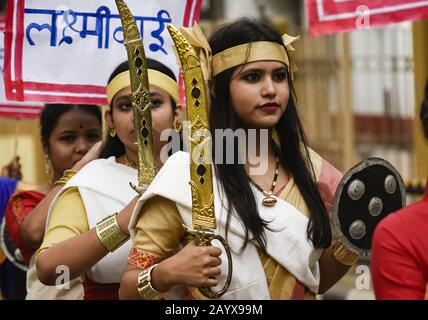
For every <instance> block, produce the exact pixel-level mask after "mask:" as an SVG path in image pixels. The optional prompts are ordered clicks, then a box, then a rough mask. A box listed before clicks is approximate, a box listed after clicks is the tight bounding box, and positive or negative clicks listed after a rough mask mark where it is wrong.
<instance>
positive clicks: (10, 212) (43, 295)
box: [6, 191, 83, 300]
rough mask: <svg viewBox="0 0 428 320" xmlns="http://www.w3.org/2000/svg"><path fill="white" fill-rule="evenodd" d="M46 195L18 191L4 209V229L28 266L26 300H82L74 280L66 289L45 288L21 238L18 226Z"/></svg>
mask: <svg viewBox="0 0 428 320" xmlns="http://www.w3.org/2000/svg"><path fill="white" fill-rule="evenodd" d="M45 196H46V195H44V194H42V193H39V192H36V191H18V192H16V193H15V194H14V195H13V196H12V197H11V199H10V200H9V203H8V206H7V209H6V227H7V230H8V232H9V235H10V237H11V240H12V241H13V243H14V244H15V245H16V246H17V247H18V248H19V250H20V251H21V254H22V256H23V258H24V262H25V264H26V265H27V266H28V271H27V280H26V283H27V295H26V297H25V299H27V300H53V299H57V300H76V299H82V295H83V288H82V284H81V281H80V280H79V279H75V280H73V281H71V282H70V283H69V284H68V285H67V287H64V288H61V287H57V286H45V285H44V284H42V283H41V282H40V281H39V279H38V278H37V270H36V263H35V251H36V250H35V249H33V248H31V247H29V246H28V245H27V244H26V243H25V241H24V240H23V239H22V237H21V232H20V225H21V223H22V222H23V221H24V219H25V217H26V216H27V215H28V214H30V212H31V211H32V210H33V209H34V208H35V207H36V206H37V205H38V204H39V203H40V202H41V201H42V200H43V199H44V197H45Z"/></svg>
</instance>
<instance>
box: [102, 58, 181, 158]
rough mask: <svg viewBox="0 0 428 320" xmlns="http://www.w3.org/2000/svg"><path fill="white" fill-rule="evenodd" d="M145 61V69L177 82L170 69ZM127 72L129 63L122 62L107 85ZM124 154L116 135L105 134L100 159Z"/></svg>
mask: <svg viewBox="0 0 428 320" xmlns="http://www.w3.org/2000/svg"><path fill="white" fill-rule="evenodd" d="M146 61H147V68H149V69H153V70H157V71H160V72H162V73H164V74H165V75H167V76H168V77H170V78H171V79H173V80H174V81H177V78H176V77H175V75H174V72H172V70H171V69H169V68H168V67H167V66H165V65H164V64H163V63H160V62H159V61H156V60H153V59H150V58H146ZM127 70H129V63H128V61H124V62H122V63H121V64H120V65H118V66H117V67H116V69H114V71H113V73H112V74H111V75H110V78H109V79H108V84H110V82H111V81H112V80H113V79H114V78H115V77H116V76H117V75H119V74H121V73H122V72H125V71H127ZM169 98H170V100H171V105H172V108H173V110H175V109H176V108H177V104H176V103H175V101H174V100H173V99H172V98H171V97H169ZM109 112H110V115H113V100H112V102H111V103H110V110H109ZM124 154H125V146H124V145H123V143H122V141H120V139H119V137H118V136H117V135H116V136H114V137H111V136H110V134H109V133H108V132H106V143H105V145H104V148H103V150H102V151H101V155H100V158H104V159H106V158H109V157H111V156H115V157H116V158H118V157H120V156H123V155H124Z"/></svg>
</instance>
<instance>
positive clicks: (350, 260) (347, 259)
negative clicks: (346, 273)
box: [332, 239, 360, 266]
mask: <svg viewBox="0 0 428 320" xmlns="http://www.w3.org/2000/svg"><path fill="white" fill-rule="evenodd" d="M332 252H333V256H334V258H335V259H336V260H337V261H338V262H340V263H341V264H344V265H347V266H352V265H353V264H355V263H356V262H357V261H358V258H359V257H360V256H359V255H358V254H357V253H355V252H354V251H351V250H350V249H348V248H347V247H346V246H345V245H344V244H343V242H342V241H341V240H340V239H338V240H336V241H335V243H334V244H333V248H332Z"/></svg>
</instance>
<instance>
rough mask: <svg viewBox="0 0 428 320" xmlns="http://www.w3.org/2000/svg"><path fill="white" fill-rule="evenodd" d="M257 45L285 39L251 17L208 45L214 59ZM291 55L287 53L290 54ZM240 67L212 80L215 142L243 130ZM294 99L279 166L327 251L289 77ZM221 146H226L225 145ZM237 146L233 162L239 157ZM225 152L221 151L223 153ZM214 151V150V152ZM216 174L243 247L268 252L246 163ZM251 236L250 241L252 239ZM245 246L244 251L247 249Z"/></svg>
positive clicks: (283, 126) (317, 243)
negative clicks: (235, 98) (235, 80)
mask: <svg viewBox="0 0 428 320" xmlns="http://www.w3.org/2000/svg"><path fill="white" fill-rule="evenodd" d="M254 41H269V42H276V43H279V44H283V43H282V39H281V36H280V35H279V34H278V33H277V32H276V31H274V30H273V29H272V28H270V27H269V26H268V25H266V24H264V23H261V22H257V21H254V20H250V19H241V20H238V21H236V22H234V23H231V24H228V25H226V26H223V27H221V28H220V29H219V30H218V31H217V32H215V34H214V35H213V36H212V37H211V39H210V41H209V43H210V45H211V49H212V51H213V55H214V54H217V53H219V52H221V51H223V50H226V49H228V48H231V47H234V46H237V45H240V44H244V43H250V42H254ZM287 53H288V52H287ZM236 68H239V66H238V67H235V68H232V69H228V70H225V71H223V72H222V73H220V74H218V75H217V76H216V77H214V79H213V80H214V96H213V97H212V107H211V109H210V128H211V131H212V137H213V146H215V145H216V143H215V134H214V130H215V129H227V128H230V129H232V130H237V129H239V128H241V126H240V121H239V118H238V116H237V115H236V113H235V112H234V109H233V107H232V105H231V98H230V91H229V84H230V81H231V77H232V74H233V72H234V71H235V70H236ZM288 83H289V86H290V92H291V94H290V98H289V101H288V105H287V108H286V110H285V112H284V114H283V115H282V117H281V118H280V120H279V122H278V123H277V125H276V127H275V129H276V131H277V132H278V135H279V140H280V146H279V149H280V151H279V152H280V154H279V158H280V162H281V165H282V166H283V167H284V168H285V170H286V171H287V172H288V173H289V174H291V175H292V176H293V178H294V181H295V183H296V185H297V186H298V188H299V190H300V193H301V194H302V196H303V198H304V200H305V202H306V204H307V206H308V208H309V210H310V213H311V215H310V221H309V225H308V229H307V236H308V238H309V239H310V240H311V241H312V243H313V245H314V247H316V248H326V247H328V246H330V244H331V227H330V223H329V217H328V214H327V210H326V207H325V205H324V202H323V200H322V198H321V195H320V193H319V190H318V188H317V182H316V178H315V173H314V169H313V166H312V163H311V161H310V156H309V151H308V148H307V144H308V141H307V138H306V135H305V133H304V130H303V126H302V123H301V121H300V119H299V116H298V112H297V108H296V97H295V92H294V88H293V83H292V79H291V76H290V74H289V75H288ZM223 148H225V146H224V145H223ZM237 149H238V148H236V146H235V148H234V150H235V159H237V158H238V155H237V152H238V151H237ZM225 152H226V150H223V154H225ZM213 153H214V150H213ZM215 171H216V175H217V176H218V177H219V180H220V181H221V183H222V187H223V189H224V191H225V194H226V197H227V200H228V202H229V204H230V205H229V209H228V211H229V212H228V223H227V226H226V233H227V231H228V228H229V222H230V218H231V215H232V212H233V210H234V211H235V213H236V214H237V215H238V218H240V220H241V221H242V222H243V225H244V227H245V232H246V239H245V243H244V246H243V248H245V246H246V245H247V243H248V242H249V241H251V240H254V241H256V242H257V243H258V245H259V246H260V247H261V248H263V249H266V235H265V233H264V229H265V228H268V224H269V222H268V221H264V220H263V219H262V218H261V217H260V214H259V211H258V208H257V204H256V200H255V197H254V193H253V191H252V189H251V186H250V178H249V176H248V174H247V172H246V170H245V167H244V165H243V164H239V163H237V162H234V163H233V164H217V165H216V166H215ZM250 234H251V236H252V238H251V239H250ZM243 248H242V249H243Z"/></svg>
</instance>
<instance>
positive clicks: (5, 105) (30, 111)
mask: <svg viewBox="0 0 428 320" xmlns="http://www.w3.org/2000/svg"><path fill="white" fill-rule="evenodd" d="M4 25H5V24H4V21H2V20H0V117H2V118H5V117H6V118H14V119H22V118H37V117H38V116H39V114H40V111H41V110H42V109H43V103H26V102H15V101H7V100H6V96H5V92H4V82H3V62H4V35H3V31H4Z"/></svg>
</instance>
